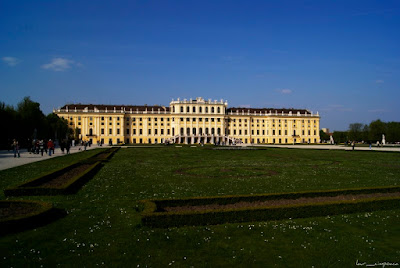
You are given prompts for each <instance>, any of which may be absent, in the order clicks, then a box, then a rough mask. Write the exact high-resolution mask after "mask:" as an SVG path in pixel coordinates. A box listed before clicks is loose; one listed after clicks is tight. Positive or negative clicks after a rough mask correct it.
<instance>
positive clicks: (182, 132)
mask: <svg viewBox="0 0 400 268" xmlns="http://www.w3.org/2000/svg"><path fill="white" fill-rule="evenodd" d="M184 134H185V132H184V130H183V127H181V135H184Z"/></svg>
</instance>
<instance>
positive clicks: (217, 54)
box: [0, 0, 400, 130]
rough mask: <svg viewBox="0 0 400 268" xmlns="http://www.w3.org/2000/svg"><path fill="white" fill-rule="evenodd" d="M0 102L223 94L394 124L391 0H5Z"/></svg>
mask: <svg viewBox="0 0 400 268" xmlns="http://www.w3.org/2000/svg"><path fill="white" fill-rule="evenodd" d="M0 92H1V95H0V101H3V102H5V103H7V104H12V105H15V104H16V103H18V102H19V101H20V100H21V99H22V98H23V97H24V96H31V98H32V99H33V100H35V101H37V102H40V103H41V108H42V110H43V111H44V112H45V113H46V114H47V113H50V112H51V111H52V109H53V108H57V107H60V106H62V105H64V104H66V103H71V102H74V103H79V102H80V103H97V104H138V105H143V104H149V105H153V104H162V105H168V104H169V102H170V101H171V100H172V99H176V98H178V97H179V98H188V99H189V98H195V97H198V96H202V97H204V98H206V99H208V98H211V99H218V100H219V99H224V100H228V103H229V106H230V107H233V106H235V107H237V106H245V107H254V108H259V107H272V108H306V109H310V110H311V111H313V112H317V111H318V112H319V114H320V115H321V127H327V128H330V129H331V130H346V129H347V128H348V125H349V124H350V123H355V122H360V123H369V122H371V121H372V120H376V119H378V118H379V119H381V120H383V121H400V118H399V115H400V105H399V100H400V1H218V0H216V1H190V0H187V1H18V0H16V1H3V0H0Z"/></svg>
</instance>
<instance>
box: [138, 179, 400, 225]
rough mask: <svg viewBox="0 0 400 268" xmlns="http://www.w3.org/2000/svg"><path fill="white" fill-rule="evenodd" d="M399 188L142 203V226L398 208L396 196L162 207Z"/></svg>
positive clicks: (370, 190) (399, 201) (386, 189)
mask: <svg viewBox="0 0 400 268" xmlns="http://www.w3.org/2000/svg"><path fill="white" fill-rule="evenodd" d="M399 191H400V187H399V186H394V187H375V188H359V189H345V190H333V191H316V192H298V193H285V194H269V195H252V196H225V197H202V198H188V199H170V200H168V199H164V200H144V201H142V203H143V205H144V209H143V211H142V224H143V225H145V226H151V227H160V228H166V227H174V226H183V225H190V226H191V225H214V224H223V223H233V222H252V221H268V220H282V219H289V218H308V217H320V216H327V215H337V214H346V213H357V212H367V211H374V210H385V209H396V208H399V207H400V197H381V198H367V199H361V200H351V201H349V200H347V201H330V202H316V203H309V204H297V205H282V206H274V207H268V206H264V207H249V208H240V209H224V208H221V209H214V210H204V211H177V212H165V210H164V208H165V207H177V206H198V205H209V204H219V205H225V204H234V203H237V202H257V201H266V200H277V199H298V198H311V197H324V196H337V195H349V194H366V193H389V192H399Z"/></svg>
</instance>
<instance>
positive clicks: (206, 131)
mask: <svg viewBox="0 0 400 268" xmlns="http://www.w3.org/2000/svg"><path fill="white" fill-rule="evenodd" d="M206 135H208V127H206Z"/></svg>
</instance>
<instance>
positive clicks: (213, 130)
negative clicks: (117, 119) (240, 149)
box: [89, 128, 317, 136]
mask: <svg viewBox="0 0 400 268" xmlns="http://www.w3.org/2000/svg"><path fill="white" fill-rule="evenodd" d="M100 133H101V135H104V128H102V129H101V130H100ZM130 133H131V131H130V129H126V135H130ZM153 133H154V135H158V134H160V135H164V133H165V131H164V129H160V133H159V132H158V129H154V132H153ZM226 133H227V135H231V131H229V129H226ZM305 133H306V132H305V131H304V130H302V135H303V136H304V135H305ZM108 134H109V135H113V131H112V129H111V128H110V129H108ZM120 134H121V131H120V129H119V128H118V129H117V133H116V135H120ZM136 134H138V135H143V129H138V130H136V129H132V135H136ZM147 134H148V135H152V129H148V130H147ZM180 134H181V135H185V134H186V135H197V134H200V135H204V134H206V135H209V134H211V135H214V134H218V135H221V128H210V129H209V128H205V129H204V132H203V129H202V128H199V130H198V133H197V128H192V129H190V128H186V133H185V129H184V128H181V129H180ZM242 134H244V135H248V132H247V129H245V130H244V132H243V133H242V130H241V129H239V131H236V129H234V130H233V132H232V135H242ZM265 134H267V135H269V131H268V130H267V131H266V132H265V130H262V132H261V131H260V130H257V131H256V132H255V131H254V130H252V131H251V135H255V136H259V135H262V136H265ZM276 134H277V135H278V136H280V135H282V131H281V130H278V131H275V129H273V130H272V135H273V136H275V135H276ZM307 134H308V136H310V135H311V131H310V130H308V132H307ZM89 135H90V136H92V135H93V129H90V130H89ZM166 135H170V129H167V131H166ZM172 135H173V136H174V135H175V131H174V129H172ZM284 135H285V136H287V135H288V131H287V130H285V131H284ZM314 135H317V131H316V130H314ZM293 136H296V130H294V131H293Z"/></svg>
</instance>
